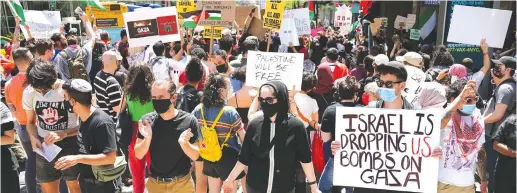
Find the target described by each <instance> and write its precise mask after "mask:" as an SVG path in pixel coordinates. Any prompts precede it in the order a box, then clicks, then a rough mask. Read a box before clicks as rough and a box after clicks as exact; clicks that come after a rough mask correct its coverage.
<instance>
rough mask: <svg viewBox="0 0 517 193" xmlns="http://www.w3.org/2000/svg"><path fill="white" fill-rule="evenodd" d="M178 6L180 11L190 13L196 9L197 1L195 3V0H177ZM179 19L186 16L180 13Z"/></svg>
mask: <svg viewBox="0 0 517 193" xmlns="http://www.w3.org/2000/svg"><path fill="white" fill-rule="evenodd" d="M176 7H178V13H188V12H191V11H195V10H196V3H194V0H178V1H176ZM178 19H184V18H183V16H182V15H181V14H179V15H178Z"/></svg>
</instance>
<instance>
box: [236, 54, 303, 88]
mask: <svg viewBox="0 0 517 193" xmlns="http://www.w3.org/2000/svg"><path fill="white" fill-rule="evenodd" d="M302 64H303V54H300V53H277V52H257V51H248V67H247V70H246V85H248V86H253V87H260V86H261V85H262V84H264V83H266V82H268V81H272V80H278V81H282V82H283V83H284V84H285V85H286V86H287V88H292V87H293V85H294V86H295V87H296V88H297V89H300V88H301V85H302V74H303V65H302Z"/></svg>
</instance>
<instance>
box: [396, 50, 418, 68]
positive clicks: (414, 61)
mask: <svg viewBox="0 0 517 193" xmlns="http://www.w3.org/2000/svg"><path fill="white" fill-rule="evenodd" d="M395 59H396V60H397V61H399V62H406V63H408V64H409V65H411V66H414V67H422V60H423V58H422V55H420V54H419V53H416V52H408V53H406V54H405V55H404V56H397V57H396V58H395Z"/></svg>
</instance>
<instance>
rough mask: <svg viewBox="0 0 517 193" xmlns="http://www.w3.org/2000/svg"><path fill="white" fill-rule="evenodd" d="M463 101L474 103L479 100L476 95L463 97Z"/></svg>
mask: <svg viewBox="0 0 517 193" xmlns="http://www.w3.org/2000/svg"><path fill="white" fill-rule="evenodd" d="M463 101H465V102H466V103H467V104H474V103H476V102H478V101H479V97H478V96H476V97H469V98H466V99H464V100H463Z"/></svg>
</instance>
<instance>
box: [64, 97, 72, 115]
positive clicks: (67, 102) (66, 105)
mask: <svg viewBox="0 0 517 193" xmlns="http://www.w3.org/2000/svg"><path fill="white" fill-rule="evenodd" d="M64 105H65V109H66V110H67V111H68V112H69V113H74V106H72V104H70V101H69V100H65V103H64Z"/></svg>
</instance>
